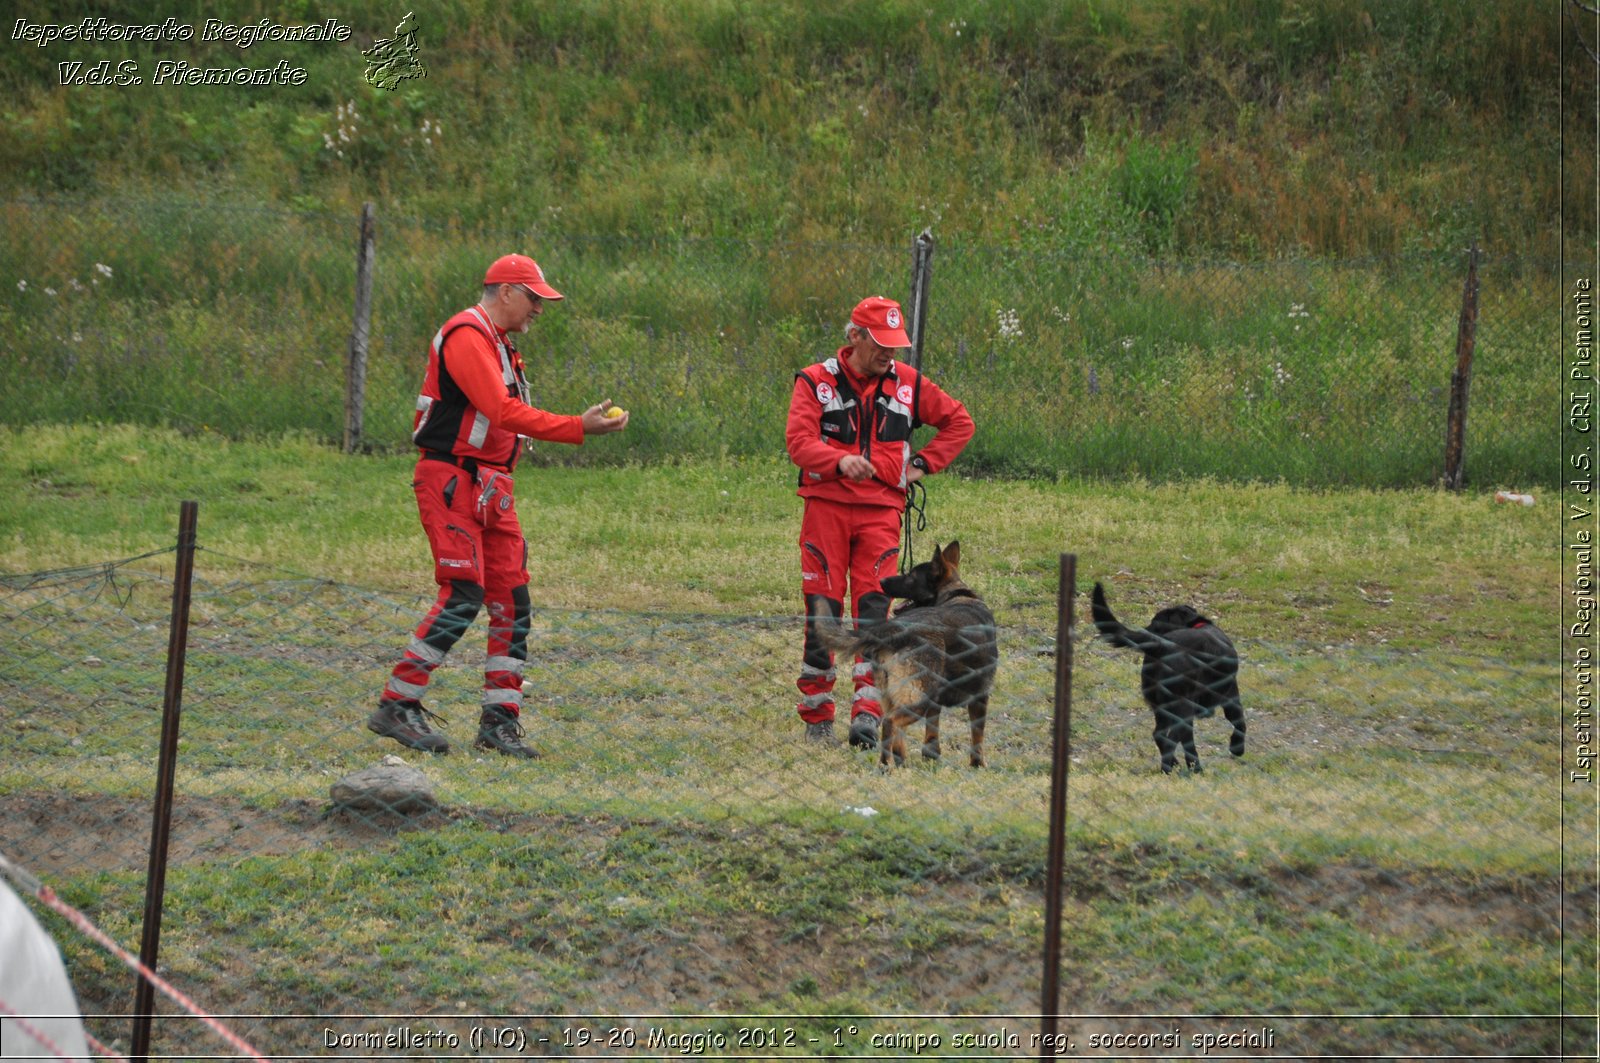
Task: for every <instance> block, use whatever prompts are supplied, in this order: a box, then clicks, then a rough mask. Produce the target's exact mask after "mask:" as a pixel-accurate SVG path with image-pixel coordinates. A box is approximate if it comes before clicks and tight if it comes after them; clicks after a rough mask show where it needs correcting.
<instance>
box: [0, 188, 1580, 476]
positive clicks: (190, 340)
mask: <svg viewBox="0 0 1600 1063" xmlns="http://www.w3.org/2000/svg"><path fill="white" fill-rule="evenodd" d="M5 210H6V214H7V217H8V221H10V222H11V225H10V226H8V227H7V228H6V229H5V230H4V235H3V236H0V245H3V246H4V247H5V248H7V249H9V251H10V253H11V255H12V256H14V258H15V260H16V261H17V262H18V263H19V268H20V270H21V272H22V276H21V278H20V279H19V281H18V282H17V283H15V284H9V285H5V286H0V325H4V326H5V327H6V329H7V330H8V331H9V332H10V333H11V334H12V335H13V341H14V344H15V346H16V349H17V351H18V356H17V357H18V364H19V365H20V366H23V367H25V368H26V369H27V371H26V372H24V373H18V374H13V375H10V376H8V377H7V378H6V379H5V380H4V381H0V420H4V421H5V422H7V423H12V424H33V423H50V422H63V421H65V422H76V421H84V420H95V421H113V422H131V423H140V424H149V425H162V426H169V427H174V428H179V429H182V430H185V431H216V432H219V433H222V434H224V435H227V436H230V437H233V438H244V437H248V436H250V435H253V434H262V433H266V434H274V435H276V434H281V433H283V432H290V431H304V432H307V433H310V434H311V435H313V436H314V437H315V438H318V439H322V440H334V441H337V440H340V439H341V438H342V435H343V431H344V410H343V406H344V391H345V383H344V362H345V352H346V351H347V349H348V345H349V330H350V327H351V325H350V322H351V317H352V310H351V304H352V296H351V294H350V280H349V270H350V263H351V261H352V260H353V254H354V249H353V246H352V242H351V241H352V238H353V237H352V233H351V231H350V224H349V223H350V219H349V218H348V217H341V216H338V215H331V214H313V213H304V212H287V211H266V210H259V209H253V210H248V211H246V210H241V209H237V208H232V207H226V206H221V207H219V206H214V205H206V206H197V205H196V204H194V203H192V202H190V201H189V200H188V199H186V198H181V197H179V198H173V197H171V196H167V195H161V196H157V197H154V198H149V199H140V200H128V199H120V198H119V199H117V200H115V201H112V202H94V203H84V202H82V201H80V200H77V199H74V200H71V201H67V200H53V201H42V202H22V201H17V202H12V203H10V204H9V205H7V206H6V208H5ZM63 216H70V217H71V218H72V219H73V220H74V221H75V223H76V224H74V225H72V226H69V227H68V229H69V231H70V232H71V233H73V234H75V235H74V237H73V239H74V240H75V241H76V242H75V243H72V244H71V245H70V246H69V245H66V244H59V243H54V244H52V245H51V246H53V247H55V248H56V253H55V255H54V256H53V257H52V259H50V260H42V259H41V258H40V257H39V256H38V255H37V253H36V250H37V248H38V247H39V246H41V245H42V244H43V243H45V242H47V241H49V240H53V239H54V236H55V234H57V233H58V232H60V231H61V228H62V226H61V220H62V218H63ZM380 219H381V231H380V233H379V237H378V251H377V262H378V266H377V269H376V277H375V280H374V286H375V287H374V309H373V328H372V342H371V352H370V357H369V362H368V366H369V369H368V380H367V390H366V401H365V415H366V418H365V431H364V435H363V444H364V445H365V446H368V447H373V448H376V449H382V450H393V449H399V448H403V447H404V445H405V443H406V440H407V437H408V434H409V429H410V420H411V417H412V411H413V408H414V406H415V394H416V389H417V387H418V381H419V373H420V369H419V366H420V364H421V359H422V354H423V352H424V351H425V349H426V345H427V342H428V339H429V337H431V336H432V335H433V333H434V332H435V331H436V329H437V328H438V325H439V323H440V322H441V321H442V320H444V319H445V318H447V317H448V316H449V315H450V314H452V313H454V312H455V311H456V310H458V309H460V307H461V305H463V304H464V303H466V302H469V301H470V300H471V299H472V298H474V297H475V294H476V293H475V290H474V289H473V288H472V278H474V277H476V276H481V270H482V269H483V263H484V262H487V261H489V260H490V259H491V258H493V257H495V256H497V255H499V254H500V253H502V252H503V251H504V250H505V248H506V247H508V246H518V247H524V248H526V244H527V236H526V234H525V233H524V232H522V231H520V230H516V229H510V228H507V229H501V230H493V229H480V230H475V231H472V232H471V233H463V232H461V231H459V230H456V229H452V230H450V231H447V232H441V231H438V229H437V228H436V227H435V226H433V225H430V224H429V223H428V222H426V221H418V220H415V219H407V218H403V217H393V216H392V215H391V214H390V213H389V212H387V211H386V210H385V211H381V212H380ZM888 239H889V236H888V235H887V234H886V235H885V236H883V237H880V238H877V239H875V240H874V242H872V243H866V244H860V245H856V246H838V245H824V244H818V245H794V244H784V245H776V246H772V247H765V246H762V245H760V244H752V243H748V242H743V241H731V240H716V241H704V240H701V241H665V240H659V239H650V240H640V239H607V240H592V239H582V238H569V237H556V236H543V237H541V238H540V239H539V242H538V246H537V248H536V250H537V252H538V254H539V257H540V258H541V259H542V260H543V261H544V263H545V266H546V269H547V270H549V271H550V275H551V276H552V278H554V279H556V280H557V281H558V282H559V283H560V285H561V286H562V288H563V289H564V290H565V291H566V292H567V293H568V295H569V298H568V299H567V300H566V301H565V302H563V303H562V304H560V305H559V306H556V307H554V308H553V309H552V312H551V313H549V314H547V315H545V316H543V317H542V318H541V319H540V320H539V323H538V325H537V326H536V328H535V329H534V330H533V332H532V333H531V334H530V335H529V336H527V337H526V338H525V340H524V341H523V344H522V345H523V347H524V350H525V353H526V355H527V358H528V364H529V374H530V382H531V386H532V390H533V394H534V396H535V401H536V403H537V404H538V405H540V406H542V407H544V408H546V409H553V410H558V411H570V410H578V409H583V408H585V407H587V406H588V405H591V404H593V403H594V402H597V401H599V400H600V399H601V398H603V397H611V398H613V399H614V400H616V401H618V402H620V403H623V404H624V405H626V406H627V407H628V408H629V409H632V410H634V411H636V413H637V414H638V416H636V418H635V420H634V424H633V426H632V428H631V430H630V432H629V433H628V435H627V436H626V438H625V439H623V440H620V441H616V442H614V443H613V444H612V445H610V446H607V447H603V448H602V447H592V448H584V449H583V450H582V451H577V452H574V451H568V450H565V449H564V448H557V447H544V448H541V450H540V454H541V456H542V460H545V461H552V462H574V463H579V464H586V463H592V462H593V461H595V460H599V461H608V462H624V461H629V460H632V461H641V462H650V463H655V462H660V461H664V460H677V459H681V458H685V457H689V458H694V459H705V458H708V457H719V456H736V457H755V456H760V455H766V454H771V453H773V452H774V451H775V450H777V449H778V448H779V447H781V426H782V419H783V416H784V411H785V409H786V403H787V400H788V395H789V391H790V388H791V385H792V380H793V374H794V372H795V371H796V370H797V369H798V368H800V367H802V366H804V365H806V364H808V363H810V362H813V361H816V360H817V359H819V358H821V357H823V356H825V355H826V354H829V353H831V352H832V350H833V349H834V347H835V346H836V343H837V337H838V336H839V326H840V323H841V322H842V320H843V317H844V315H845V314H846V313H847V312H848V308H849V307H850V306H852V305H854V303H855V302H856V301H857V300H858V299H859V298H860V297H861V294H862V293H863V292H872V291H886V292H888V293H890V294H901V289H902V288H903V287H904V286H905V285H906V284H908V277H907V270H906V265H905V261H904V258H905V254H904V252H905V249H904V247H903V246H894V245H892V244H889V243H886V242H884V241H886V240H888ZM819 261H822V262H827V263H828V265H827V267H826V268H819V267H818V265H817V263H818V262H819ZM219 263H220V265H219ZM1553 266H1554V263H1553V262H1540V261H1536V260H1532V259H1526V258H1512V257H1503V258H1501V257H1497V258H1494V259H1492V260H1491V261H1489V262H1487V263H1485V265H1484V266H1483V269H1482V273H1481V278H1482V282H1481V287H1482V299H1481V302H1482V310H1481V315H1480V321H1481V324H1480V327H1479V332H1478V344H1477V352H1476V358H1475V363H1474V375H1473V385H1472V392H1471V405H1470V408H1469V418H1468V432H1467V436H1466V467H1467V472H1468V475H1469V477H1470V478H1471V481H1472V482H1473V483H1476V484H1481V485H1489V486H1493V487H1502V488H1508V489H1526V488H1529V487H1535V486H1543V485H1546V484H1555V483H1558V482H1560V478H1561V475H1562V473H1561V469H1560V467H1559V463H1558V462H1557V460H1556V459H1555V457H1554V455H1555V454H1556V452H1557V450H1558V449H1559V448H1558V446H1557V443H1556V437H1557V434H1558V432H1559V422H1558V420H1557V419H1554V418H1541V417H1530V416H1529V415H1528V414H1529V411H1531V410H1543V409H1551V408H1555V407H1557V406H1558V405H1559V404H1560V401H1561V397H1560V394H1559V387H1560V380H1561V378H1560V376H1559V374H1555V373H1551V372H1550V371H1549V370H1548V357H1547V356H1548V353H1549V351H1551V350H1553V349H1554V348H1555V347H1556V346H1558V345H1559V344H1558V339H1559V337H1558V335H1557V331H1556V326H1557V319H1556V318H1555V317H1553V316H1551V315H1550V314H1549V313H1548V312H1547V308H1548V306H1550V305H1551V302H1552V300H1554V299H1556V298H1557V297H1558V293H1557V292H1556V289H1557V288H1558V287H1559V283H1560V282H1559V277H1558V276H1557V274H1556V272H1555V270H1554V269H1553ZM1465 268H1466V266H1465V261H1464V256H1462V255H1460V254H1459V253H1454V252H1452V253H1449V254H1444V255H1436V254H1428V255H1415V256H1407V257H1402V258H1395V259H1382V260H1377V259H1362V260H1346V261H1337V262H1327V261H1323V262H1317V261H1308V260H1297V261H1279V262H1272V263H1255V264H1247V265H1246V264H1239V263H1216V262H1201V263H1179V264H1174V263H1172V262H1165V261H1162V260H1150V259H1147V258H1144V257H1139V256H1129V255H1113V254H1108V253H1107V252H1106V251H1105V250H1104V249H1098V250H1094V251H1087V250H1063V249H1060V248H1053V247H1048V246H1046V245H1044V244H1040V245H1038V246H1036V247H1011V248H1006V247H991V246H985V245H981V244H973V243H961V242H956V241H951V242H946V241H944V239H943V237H942V234H941V240H940V243H939V245H938V248H937V250H936V253H935V259H934V269H935V276H936V280H935V281H934V283H933V287H932V291H931V302H930V307H929V328H928V333H927V342H926V347H925V350H924V352H923V358H922V365H923V366H924V367H925V368H926V370H927V371H928V373H929V374H930V376H931V377H932V379H934V380H935V381H936V382H938V383H939V384H940V385H941V386H943V387H944V388H946V390H948V391H949V392H950V393H951V394H953V395H955V396H956V397H958V398H959V399H961V400H962V401H963V402H964V403H966V404H967V406H968V407H969V408H970V410H971V411H972V413H973V416H974V419H975V420H976V422H977V425H978V429H979V431H978V435H977V437H976V438H975V439H974V441H973V443H972V445H971V446H970V447H969V448H968V452H967V454H966V455H965V457H964V462H965V466H966V467H967V468H968V469H969V470H982V471H986V472H995V473H1004V474H1007V475H1026V476H1037V475H1046V476H1053V475H1055V474H1056V473H1058V472H1059V471H1063V470H1064V471H1067V472H1069V473H1071V474H1073V475H1086V476H1104V477H1109V478H1118V479H1121V478H1126V477H1129V476H1144V477H1147V478H1150V479H1154V480H1181V479H1192V478H1195V477H1214V478H1219V479H1229V480H1236V481H1248V480H1262V481H1277V480H1282V481H1284V482H1288V483H1295V484H1301V485H1305V486H1325V485H1330V486H1331V485H1336V486H1372V487H1392V486H1415V485H1420V484H1429V483H1434V482H1437V481H1438V479H1439V477H1440V475H1441V474H1442V471H1443V450H1444V447H1443V440H1444V437H1445V431H1444V428H1445V421H1446V412H1447V409H1448V402H1449V386H1450V373H1451V371H1452V370H1453V369H1454V367H1455V345H1456V332H1457V319H1458V317H1459V313H1460V299H1461V287H1462V282H1463V276H1464V271H1465Z"/></svg>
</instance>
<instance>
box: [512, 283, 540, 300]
mask: <svg viewBox="0 0 1600 1063" xmlns="http://www.w3.org/2000/svg"><path fill="white" fill-rule="evenodd" d="M515 287H516V288H517V290H518V291H520V292H522V294H524V295H526V296H527V297H528V298H529V299H531V300H532V301H533V302H535V303H537V302H538V301H539V298H540V296H539V293H538V292H536V291H534V290H533V289H532V288H530V287H528V286H527V285H526V284H518V285H516V286H515Z"/></svg>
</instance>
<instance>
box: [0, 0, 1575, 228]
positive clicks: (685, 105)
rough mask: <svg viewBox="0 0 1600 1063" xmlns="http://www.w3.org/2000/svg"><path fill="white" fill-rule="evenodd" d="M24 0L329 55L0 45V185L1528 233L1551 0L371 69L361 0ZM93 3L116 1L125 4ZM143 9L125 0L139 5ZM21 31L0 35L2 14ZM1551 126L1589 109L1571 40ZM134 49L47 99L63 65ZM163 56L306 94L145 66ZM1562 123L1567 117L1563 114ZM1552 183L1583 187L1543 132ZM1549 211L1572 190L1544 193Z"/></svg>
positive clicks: (1220, 11) (458, 220) (1270, 6)
mask: <svg viewBox="0 0 1600 1063" xmlns="http://www.w3.org/2000/svg"><path fill="white" fill-rule="evenodd" d="M218 6H219V5H209V4H200V3H198V2H196V0H156V2H153V3H148V4H139V5H131V4H122V5H118V4H104V3H92V2H89V0H76V2H72V0H69V2H64V3H50V4H45V3H37V2H26V0H25V2H23V3H21V4H19V5H17V14H18V16H19V17H24V18H31V19H32V20H34V21H35V22H38V23H46V22H53V23H71V22H74V21H76V20H78V19H80V18H81V17H83V16H85V15H91V14H92V15H105V16H107V17H108V18H110V19H111V20H112V21H114V22H115V21H126V22H134V23H139V24H155V23H159V22H160V20H162V19H163V18H166V17H172V18H174V19H176V20H177V21H178V22H179V23H182V24H188V25H193V26H196V27H200V26H202V25H203V23H204V20H205V18H207V17H221V18H223V19H224V20H227V21H230V22H233V23H236V24H246V23H253V22H255V21H257V20H258V19H260V18H263V17H265V18H268V19H269V20H272V21H275V22H282V23H286V24H295V23H309V22H314V21H318V20H321V19H324V18H329V17H336V18H338V19H340V20H342V21H343V22H344V23H346V24H348V25H349V26H350V27H351V29H352V30H353V34H352V37H351V39H350V40H349V41H348V42H346V43H343V44H336V43H303V42H302V43H273V42H270V41H269V42H261V43H256V44H254V45H253V46H252V47H250V48H249V49H241V48H239V47H238V46H237V45H235V44H229V43H226V42H210V43H206V42H202V41H200V40H199V39H198V37H199V33H198V32H197V34H196V38H197V39H196V40H195V41H193V42H191V43H178V42H167V43H157V44H122V43H101V42H97V43H92V44H85V43H81V42H65V41H57V42H55V43H52V44H50V45H49V46H48V47H38V46H35V45H33V44H30V43H27V42H25V41H20V40H9V41H7V42H6V44H5V45H4V47H5V55H6V62H5V63H4V64H3V66H0V70H3V72H0V86H3V87H4V93H3V94H0V95H3V98H4V99H5V101H6V102H4V103H3V104H0V119H3V120H4V122H5V125H6V127H7V130H8V135H7V136H6V137H5V138H3V139H0V187H7V188H12V189H19V190H28V191H35V192H53V191H55V192H59V191H69V192H72V193H75V194H78V195H86V196H91V197H94V196H117V197H124V196H127V195H129V194H138V193H146V192H151V191H154V190H163V191H166V190H172V189H177V190H179V191H188V192H193V193H203V194H207V195H212V194H215V195H219V196H222V197H225V198H228V199H233V200H245V201H250V202H268V203H273V204H278V205H285V206H294V207H300V208H320V207H327V208H331V209H337V210H340V211H343V210H347V209H349V208H350V207H352V206H353V205H356V204H359V203H360V202H361V201H363V200H366V199H375V200H378V201H380V202H382V203H384V204H385V205H386V206H387V207H389V208H390V209H392V210H398V211H401V212H406V213H415V214H419V215H425V216H429V217H434V218H449V219H452V220H453V223H455V224H460V225H463V226H469V227H470V226H481V225H491V226H504V227H513V228H518V229H532V230H535V231H539V232H546V231H548V232H555V233H584V234H603V235H619V234H632V235H649V236H656V235H667V236H738V237H742V238H751V239H756V240H772V239H798V240H818V241H836V240H840V239H854V238H869V239H878V238H881V237H883V236H885V235H890V236H892V237H894V238H896V239H899V238H901V237H902V236H903V234H906V233H909V232H914V231H916V230H918V229H920V228H922V227H923V226H933V227H934V228H935V229H936V231H938V232H940V233H941V234H942V235H945V236H947V237H951V238H955V239H961V240H966V241H981V242H993V243H1006V244H1018V245H1022V246H1024V247H1029V248H1038V249H1050V250H1074V249H1079V250H1081V249H1086V248H1093V249H1096V250H1109V251H1133V252H1140V253H1145V252H1160V253H1163V254H1168V253H1177V254H1210V255H1215V254H1224V255H1230V256H1231V255H1246V256H1251V255H1257V254H1269V255H1282V254H1300V253H1311V254H1316V255H1343V256H1348V255H1365V254H1373V253H1389V252H1397V251H1403V250H1417V249H1441V248H1449V249H1454V248H1458V247H1460V246H1463V245H1464V244H1465V243H1466V242H1467V241H1468V240H1469V239H1470V238H1472V237H1481V238H1483V239H1484V240H1485V241H1486V243H1487V245H1488V246H1489V247H1491V248H1492V249H1495V250H1498V251H1501V252H1502V253H1516V254H1528V253H1532V254H1536V255H1541V256H1549V255H1553V254H1555V252H1556V250H1557V247H1558V241H1559V236H1560V232H1561V226H1562V224H1563V219H1562V217H1561V175H1560V171H1559V159H1558V154H1557V151H1556V149H1555V145H1556V144H1558V143H1559V141H1560V128H1559V123H1560V105H1561V99H1560V92H1561V88H1560V86H1561V84H1562V78H1561V69H1560V62H1561V40H1560V35H1561V33H1562V32H1563V31H1564V29H1565V28H1566V27H1565V23H1564V22H1563V20H1562V18H1561V14H1560V10H1559V5H1556V4H1553V3H1548V2H1538V0H1508V2H1504V3H1495V4H1481V3H1473V2H1469V0H1362V2H1357V0H1332V2H1327V3H1309V2H1298V0H1159V2H1154V3H1133V2H1130V0H1074V2H1059V0H1013V2H1008V3H1005V4H991V3H985V2H983V0H839V2H836V3H829V4H826V5H822V4H812V3H806V2H802V0H761V2H758V3H732V2H727V0H628V2H623V0H576V2H571V3H564V4H559V5H553V4H544V3H532V2H523V0H512V2H510V3H504V4H493V5H488V4H479V3H474V2H468V0H453V2H451V0H419V2H418V3H416V4H413V5H407V6H408V7H414V8H415V10H416V15H417V23H418V27H419V29H418V33H419V44H420V53H419V58H420V59H421V60H422V61H423V62H424V64H425V65H426V67H427V76H426V77H425V78H423V79H419V80H413V81H409V82H406V83H405V84H404V87H403V88H402V89H401V90H400V91H397V92H387V91H383V90H378V89H373V88H371V87H369V86H367V85H366V84H365V82H364V80H363V78H362V73H363V69H364V64H363V61H362V59H361V56H360V54H359V53H360V50H361V49H362V48H365V47H368V46H369V45H370V43H371V42H372V40H373V39H374V38H377V37H387V36H390V35H392V32H393V25H394V21H395V20H396V19H397V18H398V17H399V14H400V13H401V12H399V11H398V10H397V9H396V8H394V6H393V5H388V4H380V3H375V2H370V0H369V2H352V3H342V4H337V5H333V4H324V3H318V2H316V0H299V2H296V3H278V2H273V3H267V2H257V0H241V2H236V3H232V4H227V5H221V7H222V8H223V10H221V11H218V10H217V8H218ZM118 9H120V12H119V10H118ZM135 10H136V11H137V13H135ZM13 36H14V35H13ZM1567 51H1568V52H1569V53H1571V54H1569V55H1568V57H1567V60H1568V63H1569V72H1570V73H1572V74H1573V79H1572V80H1573V81H1574V82H1575V87H1574V89H1573V91H1572V95H1571V97H1570V98H1569V99H1568V100H1567V101H1566V105H1567V107H1568V108H1569V118H1570V119H1571V120H1572V122H1573V123H1575V125H1574V126H1573V127H1574V128H1580V129H1581V128H1586V127H1590V128H1592V125H1593V122H1592V113H1593V100H1592V96H1589V95H1588V94H1585V93H1584V92H1583V91H1582V89H1581V86H1582V85H1583V84H1585V83H1586V82H1585V81H1584V79H1583V77H1582V76H1580V75H1582V74H1583V72H1584V70H1585V68H1584V66H1583V64H1585V63H1587V62H1588V61H1589V60H1588V59H1587V57H1586V56H1584V55H1583V54H1582V53H1581V52H1580V51H1579V50H1578V49H1577V48H1576V47H1575V46H1573V45H1572V43H1571V42H1569V44H1568V49H1567ZM103 59H109V60H111V62H112V65H113V66H115V65H116V64H118V63H120V62H122V61H133V62H135V63H137V64H138V67H139V69H140V71H141V73H143V74H144V76H145V77H146V79H147V81H146V83H145V84H142V85H138V86H124V87H105V88H95V87H90V86H72V87H63V86H62V85H60V84H59V80H60V75H59V68H58V66H57V64H59V63H62V62H68V61H76V60H81V61H85V62H89V63H94V62H98V61H100V60H103ZM159 59H175V60H183V61H187V62H190V63H193V64H195V65H197V66H227V67H234V66H239V65H246V66H250V67H270V66H271V65H272V64H274V63H276V62H278V61H279V60H280V59H282V60H286V61H287V62H288V63H290V64H292V65H294V66H296V67H301V68H304V70H305V71H306V78H305V81H304V83H303V84H301V85H298V86H285V87H281V88H280V87H274V88H237V87H216V86H212V87H203V86H183V87H174V86H170V85H166V86H158V85H154V84H151V83H149V78H150V76H151V75H152V74H153V71H154V66H155V63H156V61H157V60H159ZM1586 116H1587V118H1588V121H1587V125H1586V124H1585V117H1586ZM1569 154H1570V155H1572V156H1573V157H1572V158H1570V159H1569V160H1568V169H1567V172H1566V174H1565V178H1566V181H1567V185H1568V187H1569V188H1570V189H1576V190H1582V189H1585V188H1592V187H1593V182H1594V168H1593V167H1594V159H1593V157H1592V154H1591V153H1586V152H1575V153H1569ZM1566 208H1567V212H1568V213H1567V216H1566V217H1565V219H1564V223H1565V225H1566V227H1567V230H1568V232H1569V234H1582V233H1588V232H1593V229H1594V215H1593V200H1592V197H1588V196H1583V195H1570V196H1568V197H1567V203H1566Z"/></svg>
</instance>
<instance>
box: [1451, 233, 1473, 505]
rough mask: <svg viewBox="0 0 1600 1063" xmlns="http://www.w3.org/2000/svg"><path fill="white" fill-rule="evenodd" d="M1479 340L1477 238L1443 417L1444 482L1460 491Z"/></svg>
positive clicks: (1463, 295)
mask: <svg viewBox="0 0 1600 1063" xmlns="http://www.w3.org/2000/svg"><path fill="white" fill-rule="evenodd" d="M1477 342H1478V242H1477V241H1476V240H1474V241H1473V242H1472V251H1471V253H1470V254H1469V255H1468V256H1467V282H1466V285H1465V287H1464V288H1463V290H1462V292H1461V319H1460V321H1459V322H1458V324H1457V326H1456V368H1455V372H1453V373H1451V374H1450V412H1449V414H1448V416H1447V418H1446V421H1445V438H1444V486H1445V488H1446V489H1447V490H1450V491H1459V490H1461V489H1462V488H1463V487H1465V486H1466V485H1467V472H1466V437H1467V391H1468V389H1469V387H1470V385H1471V383H1472V351H1473V348H1474V347H1475V346H1476V344H1477Z"/></svg>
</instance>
